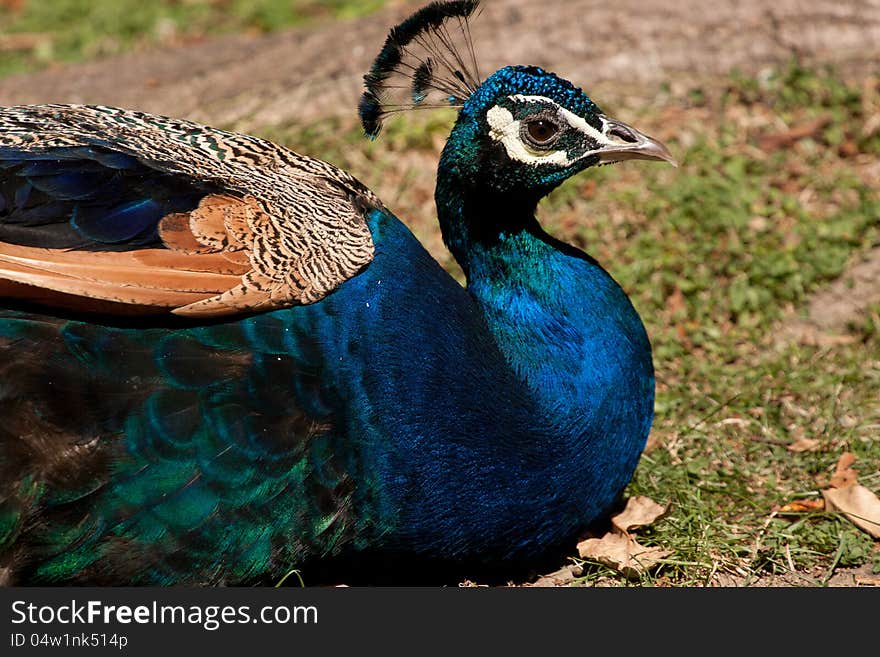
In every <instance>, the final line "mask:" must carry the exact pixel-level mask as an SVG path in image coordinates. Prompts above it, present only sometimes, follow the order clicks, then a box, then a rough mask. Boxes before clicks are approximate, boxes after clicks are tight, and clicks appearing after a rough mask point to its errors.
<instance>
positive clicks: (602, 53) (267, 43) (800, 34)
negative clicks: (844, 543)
mask: <svg viewBox="0 0 880 657" xmlns="http://www.w3.org/2000/svg"><path fill="white" fill-rule="evenodd" d="M423 3H424V2H423V0H416V1H415V2H413V1H410V0H396V1H392V2H391V3H390V4H389V6H388V7H387V8H386V9H385V10H383V11H381V12H378V13H376V14H374V15H372V16H370V17H368V18H365V19H359V20H357V21H348V22H327V23H322V24H317V25H312V26H310V27H308V28H302V29H295V30H290V31H285V32H281V33H277V34H272V35H268V36H253V35H231V36H226V37H218V38H214V39H209V40H204V41H201V42H195V43H188V44H184V45H180V46H175V47H172V48H165V49H162V50H158V49H157V50H152V51H141V52H135V53H131V54H128V55H125V56H122V57H118V58H114V59H112V60H105V61H96V62H91V63H87V64H82V65H72V66H65V67H59V68H55V69H52V70H48V71H45V72H42V73H39V74H34V75H27V76H23V75H22V76H12V77H8V78H5V79H0V105H14V104H23V103H44V102H67V103H71V102H78V103H98V104H106V105H118V106H124V107H131V108H138V109H142V110H146V111H150V112H155V113H160V114H166V115H171V116H179V117H185V118H191V119H194V120H198V121H202V122H205V123H208V124H213V125H221V126H224V127H226V126H232V127H234V128H235V129H238V130H243V131H249V130H253V129H258V128H260V127H263V126H270V125H277V124H284V123H292V122H310V121H315V120H317V119H320V118H321V117H326V116H330V115H340V114H353V113H354V111H355V107H356V104H357V99H358V96H359V94H360V92H361V88H362V87H361V77H362V75H363V73H364V72H365V71H366V70H367V68H368V67H369V65H370V62H371V60H372V58H373V56H374V55H375V54H376V52H377V51H378V49H379V47H380V46H381V44H382V42H383V40H384V38H385V34H386V33H387V30H388V27H389V26H390V25H392V24H394V23H395V22H396V21H398V20H399V19H401V18H403V17H404V16H406V15H407V14H408V13H409V12H410V11H412V9H413V8H414V7H417V6H419V5H421V4H423ZM473 33H474V41H475V43H476V45H477V51H478V55H479V57H480V60H481V66H482V68H483V73H484V74H485V73H487V72H489V71H492V70H494V69H495V68H497V67H499V66H502V65H505V64H512V63H521V64H535V65H539V66H544V67H546V68H549V69H551V70H554V71H557V72H558V73H560V74H562V75H564V76H565V77H567V78H569V79H572V80H574V81H576V82H578V83H580V84H582V85H584V86H585V87H586V88H587V89H590V90H595V89H597V88H601V89H603V90H609V91H611V92H612V93H613V95H614V97H616V98H620V99H622V102H624V103H626V104H629V103H630V102H631V103H633V105H631V106H636V104H637V103H638V101H639V99H651V98H653V97H655V96H656V94H657V92H658V90H659V89H660V88H661V87H662V86H663V85H673V86H674V85H676V84H686V85H696V84H699V83H700V82H701V81H703V80H707V81H709V80H717V79H719V78H722V77H725V76H727V75H729V74H730V73H731V71H733V70H735V69H738V70H740V71H742V72H743V73H746V74H755V73H758V72H759V71H761V70H762V69H763V68H765V67H767V66H770V65H775V64H780V63H783V62H785V61H787V60H789V59H790V58H791V57H792V56H797V57H799V58H800V59H801V61H802V62H804V63H807V64H809V63H817V62H829V63H832V64H834V65H835V67H836V68H837V69H838V70H839V71H841V73H853V74H854V75H859V74H863V73H866V72H871V71H876V70H877V67H878V66H880V64H878V62H880V0H772V1H771V0H721V1H719V2H716V3H706V2H703V1H702V0H641V1H640V0H616V1H615V2H607V0H603V1H599V0H487V1H486V2H485V3H484V9H483V13H482V15H481V16H480V18H479V20H477V21H475V23H474V25H473ZM878 167H880V164H878ZM425 202H426V203H429V202H430V199H426V201H425ZM432 250H433V249H432ZM878 302H880V246H878V247H876V248H874V250H873V252H870V253H869V254H867V256H866V258H865V259H864V260H863V261H862V262H859V263H857V264H855V265H854V266H853V267H852V268H851V269H850V270H849V271H848V272H847V273H845V274H844V275H843V276H842V277H841V279H840V280H839V281H837V282H835V283H833V284H832V285H830V286H829V287H828V288H827V289H826V290H823V291H820V292H819V293H818V294H816V295H815V296H814V298H813V299H812V300H811V302H810V303H809V304H808V305H807V308H806V311H805V316H803V317H798V318H796V319H792V320H791V321H790V322H788V325H787V326H786V327H784V329H785V330H783V331H780V335H784V336H787V337H786V339H800V340H804V339H806V340H811V339H819V340H822V339H833V337H829V336H833V335H834V334H837V333H841V332H845V330H846V328H847V326H848V324H849V323H851V322H853V321H858V319H859V318H860V317H862V316H864V313H865V312H866V310H867V308H868V307H869V305H871V304H874V303H878ZM819 575H820V574H817V577H819ZM863 576H865V573H863V572H861V571H859V570H858V569H839V570H838V572H837V573H836V574H835V576H834V577H833V578H832V579H831V580H830V581H829V582H828V585H830V586H856V585H858V581H859V577H863ZM720 584H721V585H725V583H724V582H720ZM803 584H804V582H803V581H801V580H791V581H788V580H784V578H783V579H780V578H775V579H774V578H772V577H768V578H767V579H766V581H762V582H760V583H759V584H758V585H763V586H799V585H803ZM727 585H731V586H735V585H737V582H730V583H727Z"/></svg>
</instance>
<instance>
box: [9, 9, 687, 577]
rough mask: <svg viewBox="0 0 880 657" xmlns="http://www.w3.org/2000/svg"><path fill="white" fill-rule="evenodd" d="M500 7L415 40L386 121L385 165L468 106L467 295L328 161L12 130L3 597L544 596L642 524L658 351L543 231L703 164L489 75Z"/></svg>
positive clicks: (390, 96) (212, 138) (171, 125)
mask: <svg viewBox="0 0 880 657" xmlns="http://www.w3.org/2000/svg"><path fill="white" fill-rule="evenodd" d="M478 10H479V3H478V2H477V0H453V1H448V2H433V3H431V4H428V5H426V6H424V7H423V8H421V9H420V10H418V11H416V12H415V13H413V14H412V15H411V16H410V17H409V18H407V19H406V20H404V21H403V22H401V23H400V24H398V25H397V26H396V27H394V28H393V29H392V30H391V31H390V33H389V35H388V37H387V40H386V41H385V44H384V46H383V48H382V49H381V51H380V52H379V54H378V56H377V57H376V59H375V61H374V63H373V65H372V68H371V69H370V71H369V72H368V73H367V74H366V75H365V77H364V92H363V96H362V98H361V101H360V105H359V108H358V109H359V117H360V120H361V122H362V125H363V128H364V131H365V133H366V135H367V136H368V137H370V138H375V137H377V135H378V134H379V133H380V130H381V128H382V126H383V124H384V122H385V121H386V119H387V118H388V117H389V115H392V114H395V113H397V112H402V111H408V110H410V109H419V108H429V107H437V106H442V107H452V108H454V109H455V110H456V112H457V115H456V119H455V122H454V126H453V127H452V129H451V132H450V134H449V137H448V140H447V142H446V144H445V147H444V148H443V151H442V154H441V156H440V161H439V166H438V170H437V180H436V192H435V200H436V206H437V218H438V221H439V224H440V228H441V230H442V235H443V239H444V243H445V245H446V246H447V247H448V249H449V251H450V252H451V254H452V255H453V256H454V258H455V260H456V261H457V262H458V264H459V265H460V266H461V270H462V272H463V273H464V276H465V278H466V285H462V284H461V283H459V282H458V281H457V280H456V279H455V278H454V277H453V276H451V275H450V274H449V273H447V271H446V270H444V268H443V267H441V266H440V265H439V264H438V263H437V261H436V260H434V259H433V258H432V257H431V256H430V255H429V253H428V252H427V251H426V250H425V248H424V247H423V246H422V245H421V244H420V243H419V241H418V240H417V239H416V238H415V237H414V236H413V234H412V233H411V232H410V231H409V230H408V229H407V227H406V226H405V225H404V223H402V222H401V221H400V220H399V219H398V218H397V217H395V215H394V214H393V213H392V211H391V210H389V209H388V208H387V207H386V206H385V205H383V203H382V201H380V199H379V198H377V196H376V195H375V194H374V193H373V192H371V191H370V189H368V188H367V187H366V186H365V185H364V184H362V183H361V182H359V181H358V180H357V179H355V178H354V177H353V176H352V175H350V174H349V173H347V172H345V171H342V170H340V169H338V168H336V167H334V166H333V165H331V164H328V163H326V162H323V161H321V160H318V159H313V158H310V157H308V156H305V155H300V154H298V153H295V152H293V151H291V150H288V149H287V148H284V147H281V146H279V145H276V144H274V143H271V142H269V141H265V140H262V139H258V138H256V137H253V136H248V135H244V134H237V133H233V132H228V131H223V130H218V129H213V128H209V127H206V126H203V125H198V124H196V123H192V122H189V121H186V120H179V119H174V118H168V117H164V116H157V115H151V114H147V113H143V112H139V111H134V110H127V109H120V108H114V107H105V106H86V105H63V104H47V105H29V106H14V107H4V108H0V295H2V298H3V301H2V307H0V372H2V377H0V417H2V421H0V583H3V584H6V585H31V584H48V585H60V584H91V585H159V586H165V585H205V586H209V585H244V584H254V583H258V584H259V583H263V584H271V583H277V582H279V581H281V580H282V579H283V578H284V576H285V575H286V574H289V573H291V572H292V571H293V570H298V571H299V572H300V573H303V574H304V575H305V577H306V580H307V581H308V576H309V574H310V573H312V572H319V569H320V568H322V567H326V565H327V564H336V563H339V564H342V563H355V564H364V563H370V560H371V559H372V560H373V562H374V563H380V562H381V563H382V564H385V566H387V568H388V570H389V571H390V572H394V570H395V568H402V567H403V566H402V564H404V563H409V562H410V561H411V560H415V561H418V562H420V563H421V562H424V563H429V564H446V565H452V566H453V567H461V568H480V567H485V568H487V569H489V570H491V569H496V568H501V569H505V568H517V567H522V566H524V565H526V566H527V565H528V564H533V563H539V562H540V561H541V560H542V559H544V558H545V557H546V555H548V554H552V553H554V551H558V550H565V549H567V548H568V547H570V546H571V545H572V542H573V541H574V540H576V539H577V537H578V536H580V535H582V533H583V531H584V530H585V528H587V527H588V526H590V525H591V524H592V523H595V522H596V521H599V520H601V519H602V518H604V517H606V516H607V514H608V513H609V511H610V510H611V509H612V508H614V505H615V504H616V503H617V502H618V501H619V499H620V496H621V493H622V491H623V489H624V488H625V487H626V486H627V484H628V483H629V481H630V479H631V478H632V475H633V473H634V470H635V467H636V464H637V462H638V460H639V458H640V455H641V452H642V450H643V449H644V445H645V442H646V439H647V436H648V433H649V431H650V427H651V424H652V419H653V404H654V385H655V384H654V371H653V364H652V355H651V347H650V342H649V340H648V337H647V335H646V331H645V328H644V326H643V324H642V321H641V320H640V318H639V315H638V314H637V312H636V310H635V309H634V307H633V305H632V303H631V302H630V300H629V298H628V297H627V295H626V294H625V292H624V291H623V290H622V289H621V287H620V286H619V285H618V284H617V283H616V282H615V281H614V280H613V279H612V277H611V276H610V275H609V274H608V273H607V272H606V271H605V270H604V269H603V268H602V267H601V266H600V265H599V263H598V262H597V261H596V260H594V259H593V258H591V257H590V256H589V255H587V254H585V253H583V252H581V251H580V250H578V249H576V248H574V247H572V246H569V245H567V244H565V243H562V242H560V241H558V240H556V239H555V238H553V237H551V236H550V235H549V234H547V233H546V232H544V230H542V228H541V227H540V226H539V224H538V222H537V220H536V218H535V211H536V207H537V204H538V202H539V201H540V200H541V199H542V198H543V197H545V196H546V195H547V194H548V193H549V192H550V191H551V190H553V189H554V188H556V187H557V186H558V185H560V184H561V183H562V182H563V181H565V180H566V179H568V178H570V177H571V176H573V175H575V174H576V173H578V172H580V171H583V170H585V169H588V168H590V167H592V166H596V165H604V164H608V163H614V162H619V161H622V160H629V159H636V158H641V159H647V160H659V161H667V162H670V163H673V164H674V162H673V159H672V157H671V155H670V154H669V152H668V150H667V149H666V148H665V147H664V146H663V145H662V144H661V143H660V142H658V141H656V140H654V139H652V138H650V137H648V136H646V135H644V134H642V133H641V132H639V131H637V130H636V129H634V128H632V127H630V126H628V125H626V124H625V123H623V122H621V121H617V120H614V119H612V118H610V117H608V116H606V115H605V114H604V113H603V112H602V111H601V110H600V109H599V107H598V106H597V105H596V104H595V103H594V102H593V101H592V100H591V99H590V98H589V97H588V96H587V95H586V94H585V93H584V92H583V91H582V90H581V89H579V88H577V87H576V86H575V85H573V84H572V83H570V82H568V81H566V80H565V79H563V78H560V77H558V76H557V75H555V74H554V73H551V72H549V71H547V70H544V69H542V68H538V67H535V66H506V67H503V68H501V69H499V70H497V71H496V72H494V73H492V74H491V75H489V76H488V77H485V79H484V78H482V76H481V75H480V72H479V69H478V66H477V58H476V56H475V53H474V47H473V42H472V40H471V37H470V20H471V19H473V18H474V17H475V15H476V13H477V12H478ZM462 44H464V45H462ZM310 567H311V568H314V570H311V571H310V570H309V568H310ZM439 567H440V566H438V568H439Z"/></svg>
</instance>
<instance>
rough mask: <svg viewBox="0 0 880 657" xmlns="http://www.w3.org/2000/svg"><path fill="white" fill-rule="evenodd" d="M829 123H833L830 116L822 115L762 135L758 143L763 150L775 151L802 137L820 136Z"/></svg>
mask: <svg viewBox="0 0 880 657" xmlns="http://www.w3.org/2000/svg"><path fill="white" fill-rule="evenodd" d="M829 123H831V117H830V116H828V115H824V116H820V117H817V118H815V119H812V120H809V121H805V122H804V123H800V124H798V125H796V126H793V127H791V128H789V129H788V130H786V131H784V132H774V133H772V134H766V135H762V136H761V137H760V138H759V140H758V145H759V146H760V147H761V150H763V151H775V150H778V149H780V148H787V147H789V146H791V145H792V144H794V143H795V142H797V141H800V140H801V139H805V138H807V137H816V136H818V135H819V133H820V132H821V131H822V129H823V128H824V127H825V126H827V125H828V124H829Z"/></svg>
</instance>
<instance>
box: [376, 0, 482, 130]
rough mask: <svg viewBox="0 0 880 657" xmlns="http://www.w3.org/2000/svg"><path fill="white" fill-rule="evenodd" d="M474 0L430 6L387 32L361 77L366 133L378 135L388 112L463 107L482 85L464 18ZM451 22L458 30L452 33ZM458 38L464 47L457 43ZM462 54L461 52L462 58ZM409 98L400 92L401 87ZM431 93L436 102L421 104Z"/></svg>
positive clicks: (473, 9) (475, 3) (471, 12)
mask: <svg viewBox="0 0 880 657" xmlns="http://www.w3.org/2000/svg"><path fill="white" fill-rule="evenodd" d="M478 7H479V1H478V0H453V1H451V2H432V3H431V4H429V5H427V6H426V7H423V8H422V9H420V10H419V11H417V12H416V13H415V14H413V15H412V16H410V17H409V18H407V19H406V20H404V21H403V22H402V23H400V24H399V25H397V26H395V27H394V28H392V29H391V31H390V32H389V34H388V37H387V38H386V40H385V44H384V46H383V47H382V49H381V50H380V51H379V54H378V55H377V56H376V59H375V60H374V61H373V65H372V67H371V68H370V71H369V73H367V74H366V75H365V76H364V83H365V87H366V90H365V92H364V95H363V97H362V99H361V103H360V112H359V113H360V117H361V123H362V125H363V128H364V132H365V133H366V134H367V135H368V136H369V137H371V138H374V137H376V136H377V135H378V133H379V130H380V129H381V127H382V120H383V119H384V118H385V117H386V116H387V115H389V114H393V113H395V112H400V111H405V110H408V109H414V108H417V107H433V106H440V105H442V106H446V107H450V106H452V107H454V106H461V104H462V103H463V102H464V101H465V100H466V99H467V97H468V96H470V94H471V93H473V92H474V91H475V90H476V88H477V87H478V86H479V84H480V76H479V71H478V70H477V63H476V57H475V56H474V51H473V44H472V43H471V39H470V28H469V26H468V19H469V18H470V17H471V16H473V15H474V13H475V12H476V11H477V8H478ZM449 24H454V25H455V26H457V28H458V30H453V31H450V29H449V27H448V25H449ZM456 40H459V41H462V42H463V45H462V46H459V45H456ZM462 52H464V53H465V54H464V55H463V54H462ZM404 88H406V89H408V90H410V93H409V94H402V93H399V91H400V90H402V89H404ZM432 92H435V93H436V94H438V97H437V99H436V100H435V101H434V102H427V103H426V102H425V101H426V100H428V99H429V97H430V95H431V93H432Z"/></svg>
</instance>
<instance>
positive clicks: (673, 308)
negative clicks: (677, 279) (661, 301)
mask: <svg viewBox="0 0 880 657" xmlns="http://www.w3.org/2000/svg"><path fill="white" fill-rule="evenodd" d="M686 310H687V302H686V301H685V299H684V293H683V292H682V291H681V288H680V287H677V286H676V288H675V290H673V291H672V294H670V295H669V296H668V297H666V312H668V313H669V314H670V315H673V316H674V315H678V314H680V313H684V312H685V311H686Z"/></svg>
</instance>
